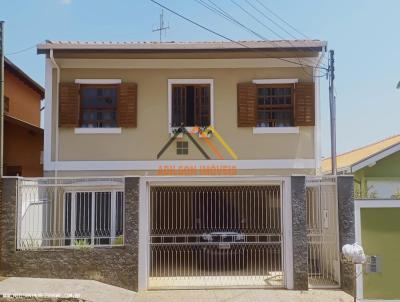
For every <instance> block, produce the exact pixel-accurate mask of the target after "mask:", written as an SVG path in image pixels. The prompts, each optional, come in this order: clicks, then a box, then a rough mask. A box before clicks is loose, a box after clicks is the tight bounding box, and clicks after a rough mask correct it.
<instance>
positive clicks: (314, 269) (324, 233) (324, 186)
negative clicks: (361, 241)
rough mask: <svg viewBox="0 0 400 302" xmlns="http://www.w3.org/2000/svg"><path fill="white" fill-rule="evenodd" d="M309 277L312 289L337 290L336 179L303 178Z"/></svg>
mask: <svg viewBox="0 0 400 302" xmlns="http://www.w3.org/2000/svg"><path fill="white" fill-rule="evenodd" d="M306 204H307V237H308V277H309V283H310V286H311V287H338V286H339V284H340V254H339V227H338V200H337V178H336V177H334V176H322V177H307V178H306Z"/></svg>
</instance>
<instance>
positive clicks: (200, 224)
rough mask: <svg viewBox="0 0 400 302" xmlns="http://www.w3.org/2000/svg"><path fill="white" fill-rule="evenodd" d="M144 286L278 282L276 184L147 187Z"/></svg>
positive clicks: (280, 267) (279, 218)
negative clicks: (146, 271) (147, 262)
mask: <svg viewBox="0 0 400 302" xmlns="http://www.w3.org/2000/svg"><path fill="white" fill-rule="evenodd" d="M150 195H151V197H150V242H149V244H150V248H149V251H150V267H149V288H196V287H229V286H231V287H282V286H283V285H284V283H283V280H284V279H283V271H284V270H283V261H282V255H283V253H282V212H281V208H282V207H281V204H282V201H281V194H280V186H279V185H268V186H155V187H151V189H150Z"/></svg>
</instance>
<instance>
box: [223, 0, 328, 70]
mask: <svg viewBox="0 0 400 302" xmlns="http://www.w3.org/2000/svg"><path fill="white" fill-rule="evenodd" d="M231 2H232V3H233V4H235V5H236V6H237V7H239V8H240V9H241V10H242V11H243V12H244V13H245V14H247V15H248V16H250V17H251V18H252V19H253V20H255V21H256V22H257V23H259V24H260V25H262V26H263V27H265V28H266V29H268V30H269V31H270V32H272V33H273V34H275V35H276V36H277V37H278V38H280V39H282V40H284V41H285V42H287V43H288V44H289V45H290V46H292V47H293V48H295V49H296V50H299V49H298V48H297V47H295V46H294V45H293V43H292V42H290V41H288V40H286V39H285V38H284V37H282V36H281V35H280V34H279V33H277V32H276V31H274V30H273V29H272V28H270V27H269V26H268V25H267V24H265V23H264V22H262V21H261V20H260V19H258V18H257V17H256V16H254V15H253V14H252V13H250V12H249V11H248V10H247V9H245V8H244V7H243V6H241V5H240V4H238V3H237V2H236V1H235V0H231ZM271 42H274V41H271ZM297 60H298V62H299V64H301V66H302V68H303V71H304V72H305V73H306V74H307V75H309V76H312V77H314V75H313V74H310V73H309V72H308V71H307V70H306V69H305V68H304V66H303V64H302V63H301V60H300V58H299V57H297ZM309 64H310V63H309ZM314 68H316V67H314ZM318 77H320V76H318Z"/></svg>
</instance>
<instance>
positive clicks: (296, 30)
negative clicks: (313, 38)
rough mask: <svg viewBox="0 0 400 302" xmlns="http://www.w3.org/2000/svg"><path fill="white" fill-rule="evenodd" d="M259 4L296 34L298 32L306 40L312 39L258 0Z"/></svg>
mask: <svg viewBox="0 0 400 302" xmlns="http://www.w3.org/2000/svg"><path fill="white" fill-rule="evenodd" d="M256 1H257V3H258V4H260V5H261V6H262V7H264V8H265V9H266V10H267V11H269V12H270V13H271V14H272V15H274V16H275V17H276V18H278V19H279V20H280V21H282V22H283V23H285V24H286V25H287V26H289V27H290V28H291V29H293V30H294V31H295V32H297V33H298V34H300V35H301V36H303V37H304V38H306V39H310V38H309V37H308V36H307V35H305V34H303V33H302V32H301V31H300V30H298V29H297V28H295V27H294V26H293V25H291V24H290V23H289V22H287V21H286V20H285V19H283V18H281V17H280V16H279V15H278V14H276V13H275V12H273V11H272V10H271V9H270V8H268V7H267V6H266V5H265V4H264V3H262V2H261V1H260V0H256Z"/></svg>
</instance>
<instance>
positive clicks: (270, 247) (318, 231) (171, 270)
mask: <svg viewBox="0 0 400 302" xmlns="http://www.w3.org/2000/svg"><path fill="white" fill-rule="evenodd" d="M240 44H241V45H238V44H237V43H233V42H182V43H178V42H166V43H137V42H132V43H131V42H126V43H101V42H97V43H86V42H57V41H54V42H51V41H48V42H46V43H44V44H41V45H39V46H38V52H39V53H40V54H45V55H46V80H45V82H46V86H45V88H46V100H45V123H44V125H45V126H44V174H45V176H46V177H44V178H38V179H18V180H15V179H6V180H5V189H4V192H6V193H8V194H9V195H8V196H4V197H3V199H4V200H7V199H10V200H11V199H12V198H13V199H12V200H14V201H15V195H13V192H15V191H13V190H15V188H16V185H15V183H16V182H17V183H18V197H17V201H18V202H17V203H16V202H9V203H6V202H3V203H2V204H7V205H8V204H12V206H10V207H4V206H3V208H2V211H1V213H4V214H3V216H4V217H6V218H7V219H6V220H5V222H4V225H3V228H4V229H6V230H9V229H11V231H8V232H0V235H2V234H4V235H2V236H3V239H2V242H3V246H2V248H1V249H0V252H1V253H2V254H1V255H0V263H4V265H3V266H1V265H0V273H1V274H2V275H25V276H26V275H29V276H32V277H49V276H51V277H54V276H57V277H61V278H90V279H96V280H101V281H103V282H108V283H112V284H116V285H119V286H124V287H126V288H130V289H135V290H137V289H140V290H144V289H148V288H153V289H155V288H156V289H161V288H188V287H192V288H193V287H195V288H199V287H200V288H202V287H218V286H220V287H221V286H222V287H226V286H228V287H263V288H264V287H280V288H289V289H294V288H295V289H307V288H308V286H309V282H310V284H311V283H312V282H314V283H313V284H314V285H315V286H320V287H321V286H326V287H332V286H333V287H340V286H342V288H346V289H349V288H351V286H352V280H351V277H350V278H349V273H351V270H349V269H341V265H342V266H343V265H347V264H341V263H340V254H339V246H342V245H343V244H346V243H352V242H354V234H353V232H354V231H353V230H354V229H353V228H351V226H349V224H348V221H353V219H352V217H351V215H352V214H353V213H352V212H351V211H345V212H343V213H342V212H340V213H339V211H342V209H348V208H349V207H351V206H352V202H353V200H352V178H351V177H343V178H342V179H338V180H336V178H332V177H326V178H324V179H322V178H321V177H317V176H316V174H317V171H319V169H320V162H319V159H320V118H319V82H318V79H319V76H320V74H319V69H318V68H319V65H320V63H321V60H322V58H323V55H324V54H325V51H326V42H323V41H318V40H305V41H303V40H297V41H246V42H240ZM243 45H244V46H243ZM300 174H301V175H303V176H299V175H300ZM129 175H135V176H129ZM296 175H297V176H296ZM53 176H57V177H53ZM305 176H307V177H305ZM346 189H347V191H346ZM321 192H323V194H321ZM338 192H339V193H340V194H338ZM338 205H339V206H338ZM15 206H17V209H15ZM321 209H323V210H321ZM343 221H346V227H345V228H343V227H342V223H343ZM16 224H17V226H16V227H15V225H16ZM339 230H340V231H341V232H340V233H339ZM15 242H16V246H17V248H15ZM0 243H1V242H0ZM71 248H74V250H73V251H71ZM87 248H89V249H87ZM32 249H34V250H36V251H35V252H34V253H32V251H30V250H32ZM44 249H46V251H43V250H44ZM47 250H50V251H47ZM38 267H40V268H39V269H38ZM41 268H43V269H41ZM314 285H312V286H314Z"/></svg>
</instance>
